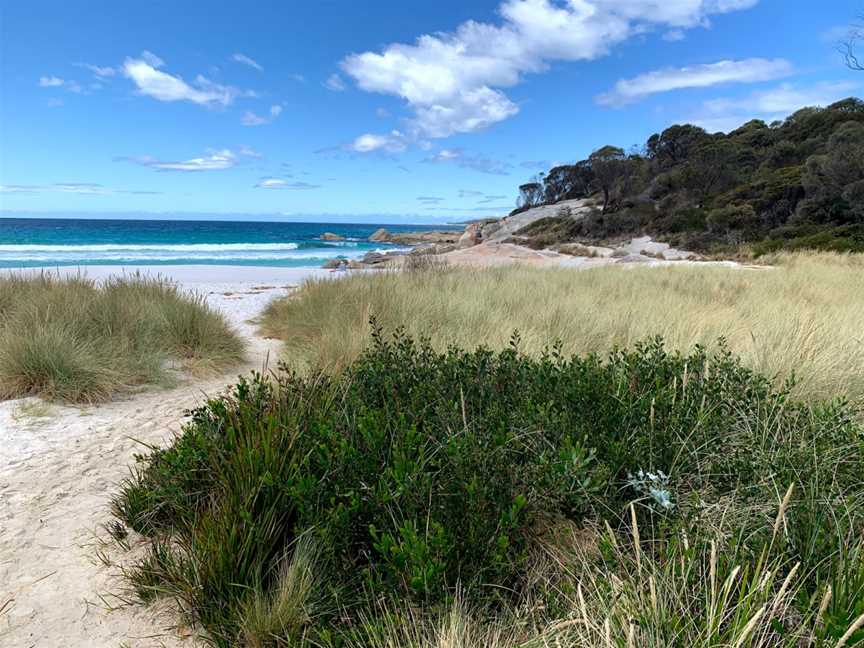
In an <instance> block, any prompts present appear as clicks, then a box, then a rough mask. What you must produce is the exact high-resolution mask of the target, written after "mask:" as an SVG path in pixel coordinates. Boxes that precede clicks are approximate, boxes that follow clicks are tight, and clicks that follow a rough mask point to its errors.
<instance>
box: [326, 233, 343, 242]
mask: <svg viewBox="0 0 864 648" xmlns="http://www.w3.org/2000/svg"><path fill="white" fill-rule="evenodd" d="M321 240H322V241H344V240H345V237H344V236H341V235H339V234H334V233H333V232H324V233H323V234H322V235H321Z"/></svg>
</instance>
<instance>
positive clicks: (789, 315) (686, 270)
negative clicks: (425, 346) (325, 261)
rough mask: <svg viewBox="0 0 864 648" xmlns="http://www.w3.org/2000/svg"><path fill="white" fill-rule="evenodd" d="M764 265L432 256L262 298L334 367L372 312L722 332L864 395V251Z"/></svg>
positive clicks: (611, 341) (554, 337)
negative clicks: (489, 264)
mask: <svg viewBox="0 0 864 648" xmlns="http://www.w3.org/2000/svg"><path fill="white" fill-rule="evenodd" d="M765 260H766V261H767V262H768V263H769V264H770V266H771V267H764V268H757V269H744V268H738V269H730V268H727V267H708V266H699V265H684V264H681V265H678V266H673V267H660V268H645V267H639V268H627V267H620V266H618V267H604V268H597V269H592V270H590V271H580V270H575V269H532V268H528V267H524V266H509V267H502V268H492V269H484V270H478V269H464V268H462V269H460V268H450V269H443V270H442V269H437V270H435V271H429V272H404V273H399V272H376V273H364V274H356V275H353V276H349V277H347V278H345V279H342V280H340V281H330V280H326V279H325V280H311V281H308V282H307V283H306V284H304V286H303V287H302V289H301V290H300V291H299V293H298V294H296V295H294V296H292V297H290V298H288V299H283V300H278V301H275V302H273V303H272V304H270V306H269V307H268V308H267V309H266V311H265V313H264V315H263V318H262V328H263V331H264V332H265V334H267V335H270V336H274V337H278V338H281V339H282V340H284V343H285V351H284V358H285V360H286V361H288V362H289V363H290V364H292V365H294V366H296V367H311V366H315V367H327V368H331V369H339V368H341V367H344V366H346V365H347V364H348V363H350V362H351V361H352V360H353V359H355V358H356V357H357V356H358V355H359V354H360V353H361V351H362V350H363V349H364V348H365V347H366V346H367V344H368V342H369V335H370V327H369V320H370V318H371V317H374V318H375V319H376V321H377V322H378V323H379V324H380V325H381V326H382V327H383V328H384V330H385V331H387V332H390V331H393V330H395V329H396V328H397V327H404V329H405V330H406V331H407V332H408V333H409V334H410V335H413V336H427V337H429V339H430V340H431V343H432V345H433V347H435V348H437V349H442V348H445V347H446V346H448V345H456V346H458V347H461V348H473V347H474V346H476V345H478V344H484V345H487V346H489V347H491V348H493V349H502V348H505V347H506V346H507V344H508V343H509V340H510V337H511V336H512V334H513V333H514V331H518V333H519V336H520V338H521V345H520V348H521V349H522V350H523V351H525V352H526V353H529V354H538V353H540V352H541V351H542V350H543V349H544V348H546V347H548V346H550V345H551V344H552V343H554V342H555V341H560V343H561V345H562V350H563V352H564V353H565V354H585V353H590V352H598V353H603V352H605V351H607V350H609V349H612V348H614V347H616V346H619V347H631V346H632V345H633V344H634V343H636V342H639V341H644V340H645V339H648V338H651V337H654V336H661V337H663V339H664V340H665V342H666V344H667V345H668V346H669V347H670V348H673V349H679V350H682V351H686V350H688V349H692V348H693V346H694V345H696V344H702V345H705V346H708V347H713V346H714V345H716V343H717V341H718V340H719V339H721V338H722V339H724V340H725V341H726V344H727V345H728V348H729V349H730V350H731V351H732V352H733V353H735V354H736V355H737V356H738V357H740V358H741V359H742V360H743V362H744V363H745V365H747V366H749V367H751V368H753V369H755V370H757V371H759V372H760V373H762V374H764V375H766V376H769V377H771V378H773V379H774V380H775V384H778V385H779V384H782V383H783V382H784V381H785V380H786V379H788V378H790V377H791V376H793V375H794V377H795V379H796V381H797V384H796V387H795V393H796V395H799V396H802V397H807V398H812V399H822V398H830V397H834V396H848V397H850V398H854V399H861V398H864V372H862V371H861V367H862V366H864V329H862V326H861V322H864V256H860V255H857V256H856V255H840V254H818V253H800V254H787V255H780V256H773V257H771V258H768V259H765Z"/></svg>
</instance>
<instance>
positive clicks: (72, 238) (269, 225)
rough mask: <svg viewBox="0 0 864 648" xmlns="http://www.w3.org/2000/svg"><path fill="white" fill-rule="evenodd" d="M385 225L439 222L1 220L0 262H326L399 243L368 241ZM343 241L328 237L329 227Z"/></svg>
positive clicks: (310, 264) (397, 229)
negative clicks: (325, 235)
mask: <svg viewBox="0 0 864 648" xmlns="http://www.w3.org/2000/svg"><path fill="white" fill-rule="evenodd" d="M380 227H387V228H388V229H389V230H390V231H393V232H404V231H424V230H434V229H436V227H438V226H435V225H399V224H387V223H371V224H349V223H290V222H257V223H251V222H245V221H244V222H240V221H228V220H219V221H205V220H133V219H94V218H86V219H84V218H81V219H76V218H6V217H4V218H2V219H0V268H27V267H43V266H48V267H53V266H103V265H111V266H129V265H134V266H165V265H229V266H232V265H233V266H263V267H320V266H321V265H322V264H323V263H326V262H327V261H328V260H330V259H334V258H339V257H343V258H346V259H352V258H360V257H363V256H364V255H365V254H367V253H368V252H376V251H379V252H386V251H392V250H396V249H399V246H398V245H395V244H393V243H387V242H375V241H369V236H370V235H371V234H372V233H374V232H375V231H376V230H377V229H379V228H380ZM328 232H329V233H333V234H336V235H338V237H339V238H340V239H342V240H322V235H324V234H325V233H328Z"/></svg>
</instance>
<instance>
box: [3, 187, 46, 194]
mask: <svg viewBox="0 0 864 648" xmlns="http://www.w3.org/2000/svg"><path fill="white" fill-rule="evenodd" d="M41 190H42V187H39V186H37V185H0V193H4V194H13V193H38V192H39V191H41Z"/></svg>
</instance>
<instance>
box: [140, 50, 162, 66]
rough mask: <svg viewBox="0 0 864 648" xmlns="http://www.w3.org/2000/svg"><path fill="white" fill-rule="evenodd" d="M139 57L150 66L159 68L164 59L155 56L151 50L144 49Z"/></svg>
mask: <svg viewBox="0 0 864 648" xmlns="http://www.w3.org/2000/svg"><path fill="white" fill-rule="evenodd" d="M141 58H142V59H143V60H144V62H145V63H147V64H148V65H149V66H150V67H154V68H160V67H162V66H163V65H165V61H163V60H162V59H161V58H159V57H158V56H156V55H155V54H154V53H153V52H150V51H148V50H144V51H143V52H141Z"/></svg>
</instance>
